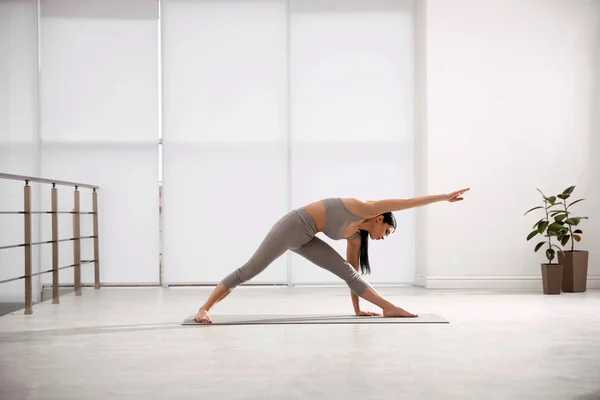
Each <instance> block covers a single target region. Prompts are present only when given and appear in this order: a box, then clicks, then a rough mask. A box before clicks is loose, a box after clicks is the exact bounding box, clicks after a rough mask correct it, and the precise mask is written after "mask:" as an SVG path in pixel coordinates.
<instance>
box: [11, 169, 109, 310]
mask: <svg viewBox="0 0 600 400" xmlns="http://www.w3.org/2000/svg"><path fill="white" fill-rule="evenodd" d="M3 179H5V180H15V181H21V182H25V186H24V188H23V205H24V210H23V211H0V214H22V215H23V216H24V223H25V229H24V231H25V235H24V236H25V241H24V243H21V244H16V245H11V246H0V250H5V249H12V248H19V247H23V248H24V251H25V263H24V264H25V265H24V275H23V276H19V277H16V278H11V279H5V280H1V281H0V284H2V283H7V282H13V281H17V280H19V279H24V280H25V314H33V303H32V299H33V297H32V279H31V278H33V277H34V276H38V275H42V274H47V273H52V304H59V299H58V298H59V283H58V271H60V270H63V269H67V268H73V269H74V280H73V285H74V287H75V295H76V296H81V266H82V265H84V264H91V263H94V288H96V289H99V288H100V255H99V246H98V192H97V190H98V189H99V187H98V186H94V185H89V184H82V183H75V182H65V181H59V180H53V179H44V178H35V177H30V176H22V175H11V174H3V173H0V180H3ZM30 182H35V183H42V184H51V185H52V189H51V198H52V211H32V210H31V186H29V183H30ZM57 185H59V186H68V187H74V188H75V191H74V193H73V211H58V190H57V188H56V186H57ZM79 188H86V189H91V190H92V191H93V193H92V210H93V211H92V212H82V211H80V203H79ZM32 214H51V215H52V240H48V241H42V242H32V241H31V236H32V235H31V216H32ZM59 214H72V215H73V237H71V238H68V239H59V238H58V215H59ZM82 214H89V215H93V226H94V235H93V236H81V220H80V217H81V215H82ZM83 239H93V240H94V259H93V260H82V259H81V240H83ZM69 241H70V242H73V264H72V265H67V266H63V267H59V265H58V264H59V261H58V244H59V243H60V242H69ZM41 244H52V269H49V270H46V271H40V272H37V273H32V257H31V254H32V247H33V246H37V245H41Z"/></svg>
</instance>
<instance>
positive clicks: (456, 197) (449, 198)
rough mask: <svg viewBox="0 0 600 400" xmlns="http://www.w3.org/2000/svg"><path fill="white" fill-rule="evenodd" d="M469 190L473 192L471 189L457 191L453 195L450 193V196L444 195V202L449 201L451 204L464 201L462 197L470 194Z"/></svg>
mask: <svg viewBox="0 0 600 400" xmlns="http://www.w3.org/2000/svg"><path fill="white" fill-rule="evenodd" d="M469 190H471V189H470V188H468V189H461V190H457V191H455V192H452V193H448V194H446V195H444V200H446V201H449V202H450V203H454V202H456V201H462V200H464V198H463V197H462V195H463V194H465V193H466V192H468V191H469Z"/></svg>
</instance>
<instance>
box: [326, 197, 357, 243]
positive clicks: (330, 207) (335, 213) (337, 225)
mask: <svg viewBox="0 0 600 400" xmlns="http://www.w3.org/2000/svg"><path fill="white" fill-rule="evenodd" d="M322 201H323V203H324V204H325V228H323V233H324V234H325V235H327V236H328V237H329V238H331V239H333V240H340V239H352V238H353V237H355V236H356V235H358V233H359V232H356V233H355V234H354V235H352V236H350V237H349V238H344V229H346V227H347V226H348V224H350V223H351V222H355V221H362V220H363V219H364V218H362V217H359V216H358V215H354V214H352V213H351V212H350V211H348V209H347V208H346V206H345V205H344V201H343V200H342V199H341V198H329V199H324V200H322Z"/></svg>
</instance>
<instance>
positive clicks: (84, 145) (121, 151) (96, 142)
mask: <svg viewBox="0 0 600 400" xmlns="http://www.w3.org/2000/svg"><path fill="white" fill-rule="evenodd" d="M157 18H158V4H157V2H156V1H154V0H136V1H130V2H122V1H116V0H113V1H104V2H98V1H93V0H85V1H74V0H60V1H55V0H53V1H42V2H41V78H40V98H41V116H40V118H41V140H42V160H41V170H42V171H43V175H44V176H48V177H57V178H59V179H63V180H71V181H75V182H83V183H92V184H95V185H99V186H100V187H101V189H100V192H99V207H100V221H99V222H100V232H99V235H100V253H101V254H100V257H101V266H100V267H101V276H100V278H101V281H102V282H103V283H158V281H159V236H158V235H159V232H158V206H159V204H158V193H159V192H158V63H157V59H158V19H157ZM59 193H60V201H59V208H60V209H61V210H65V211H68V210H70V209H71V208H72V207H73V190H72V189H62V188H61V189H60V191H59ZM81 196H82V199H81V209H82V211H91V208H92V203H91V195H90V192H89V191H86V190H82V191H81ZM42 202H43V203H44V204H50V193H49V191H47V192H43V193H42ZM63 217H64V218H63ZM59 220H60V233H59V236H60V237H61V238H62V237H67V236H70V235H71V234H72V226H71V223H72V222H71V218H70V217H69V216H68V215H66V216H61V217H60V218H59ZM91 221H92V220H91V216H83V217H82V224H83V227H82V235H91V234H92V230H91V229H92V225H91ZM50 222H51V221H50V219H49V218H48V219H46V220H44V221H42V234H43V235H50V233H51V230H50V229H51V223H50ZM92 249H93V247H92V246H91V241H88V242H84V248H83V254H82V258H83V259H92V258H93V252H92ZM59 251H60V258H61V265H64V264H67V265H68V264H71V263H72V259H73V254H72V250H71V246H69V244H68V243H66V244H64V245H63V244H61V246H60V249H59ZM50 257H51V249H50V247H47V248H45V249H44V252H43V258H45V259H51V258H50ZM44 279H45V282H50V281H51V276H45V277H44ZM60 280H61V283H69V282H72V280H73V271H72V270H64V271H61V273H60ZM82 280H83V281H84V282H86V283H91V282H93V265H92V264H88V265H86V266H85V267H84V272H83V273H82Z"/></svg>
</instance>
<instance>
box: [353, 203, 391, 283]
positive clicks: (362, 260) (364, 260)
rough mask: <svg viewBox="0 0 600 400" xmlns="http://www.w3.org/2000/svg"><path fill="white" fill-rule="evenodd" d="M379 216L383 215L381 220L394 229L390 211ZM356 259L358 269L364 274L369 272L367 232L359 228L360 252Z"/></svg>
mask: <svg viewBox="0 0 600 400" xmlns="http://www.w3.org/2000/svg"><path fill="white" fill-rule="evenodd" d="M381 216H383V222H385V223H386V224H389V225H390V226H392V227H393V228H394V229H396V218H395V217H394V214H392V213H391V212H386V213H384V214H381ZM358 259H359V264H360V271H361V272H362V273H363V274H365V275H366V274H370V273H371V265H369V232H368V231H364V230H362V229H361V230H360V253H359V258H358Z"/></svg>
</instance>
